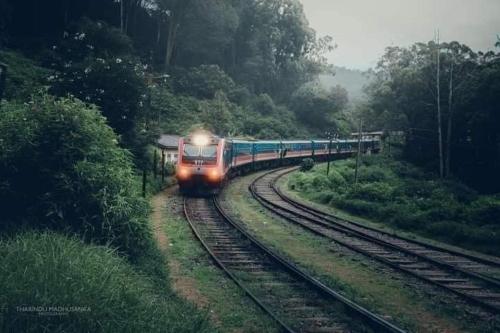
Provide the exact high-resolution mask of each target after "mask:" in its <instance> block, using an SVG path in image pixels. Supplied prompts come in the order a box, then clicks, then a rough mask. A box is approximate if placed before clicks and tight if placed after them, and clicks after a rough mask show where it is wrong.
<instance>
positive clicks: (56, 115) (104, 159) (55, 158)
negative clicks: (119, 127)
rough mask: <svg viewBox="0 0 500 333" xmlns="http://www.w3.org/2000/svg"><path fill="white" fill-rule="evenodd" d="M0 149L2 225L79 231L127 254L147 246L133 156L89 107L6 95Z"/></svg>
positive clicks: (0, 116)
mask: <svg viewBox="0 0 500 333" xmlns="http://www.w3.org/2000/svg"><path fill="white" fill-rule="evenodd" d="M0 151H1V152H2V153H1V155H0V174H1V175H2V180H1V181H0V208H1V209H0V214H1V215H0V221H1V222H0V228H5V227H7V226H8V225H7V221H10V222H11V224H10V226H13V227H19V225H21V224H22V223H25V224H27V225H28V226H30V227H35V228H47V227H48V228H51V229H55V230H61V231H71V232H77V233H79V234H81V235H82V236H84V237H85V239H87V240H89V241H95V242H98V243H101V244H104V243H111V244H112V245H113V246H116V247H117V248H119V249H120V250H122V251H125V252H127V253H128V254H129V255H130V256H131V257H134V256H139V255H141V253H142V252H143V250H144V249H147V248H149V247H150V246H151V244H150V243H151V239H152V238H151V231H150V229H149V225H148V220H147V216H148V212H149V206H148V203H147V202H146V201H145V200H144V199H142V197H141V193H140V184H139V183H138V181H137V179H136V177H135V175H134V172H133V168H132V163H131V156H130V154H129V153H128V152H127V151H126V150H124V149H121V148H120V147H118V138H117V136H116V135H115V134H114V132H113V131H112V129H111V128H110V127H109V126H107V125H106V119H105V118H104V117H103V116H101V114H100V112H99V110H97V109H96V108H95V107H90V106H88V105H85V104H84V103H82V102H80V101H78V100H76V99H73V98H63V99H55V98H54V97H51V96H48V95H42V96H37V97H36V98H35V99H34V100H33V101H32V102H31V103H29V104H16V103H5V104H4V105H3V108H2V113H1V114H0Z"/></svg>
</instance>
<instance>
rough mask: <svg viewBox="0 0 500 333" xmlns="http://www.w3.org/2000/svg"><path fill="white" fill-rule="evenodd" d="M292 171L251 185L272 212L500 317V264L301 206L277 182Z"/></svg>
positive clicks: (274, 173) (267, 175)
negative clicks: (498, 274)
mask: <svg viewBox="0 0 500 333" xmlns="http://www.w3.org/2000/svg"><path fill="white" fill-rule="evenodd" d="M291 170H293V168H292V169H279V170H274V171H271V172H267V173H265V174H264V175H262V176H260V177H258V178H257V179H256V180H255V181H254V182H253V183H252V184H251V185H250V191H251V192H252V194H253V196H254V197H255V198H256V199H257V200H258V201H259V202H260V203H261V204H263V205H264V206H265V207H266V208H268V209H269V210H271V211H272V212H274V213H275V214H277V215H279V216H281V217H282V218H284V219H286V220H288V221H291V222H293V223H295V224H298V225H300V226H301V227H303V228H305V229H307V230H309V231H311V232H313V233H315V234H318V235H320V236H323V237H326V238H328V239H331V240H333V241H335V242H336V243H338V244H340V245H343V246H345V247H347V248H350V249H351V250H354V251H356V252H358V253H361V254H363V255H366V256H368V257H370V258H373V259H375V260H378V261H379V262H382V263H384V264H386V265H389V266H391V267H392V268H394V269H397V270H399V271H402V272H404V273H407V274H410V275H412V276H415V277H417V278H419V279H422V280H424V281H426V282H428V283H431V284H433V285H437V286H439V287H442V288H444V289H446V290H447V291H449V292H452V293H454V294H456V295H458V296H460V297H462V298H463V299H465V300H466V301H468V302H470V303H473V304H475V305H478V306H481V307H482V308H485V309H487V310H489V311H490V312H493V313H495V314H498V313H500V281H499V280H498V279H497V278H495V277H491V276H488V275H486V273H489V272H491V271H497V270H498V268H499V267H500V262H498V261H496V260H495V259H486V258H483V257H474V256H472V255H469V254H461V253H458V252H456V251H451V250H447V249H442V248H439V247H436V246H433V245H428V244H425V243H422V242H418V241H413V240H410V239H406V238H402V237H398V236H395V235H392V234H389V233H387V232H383V231H379V230H377V229H373V228H370V227H366V226H363V225H360V224H358V223H353V222H349V221H345V220H341V219H338V218H337V217H335V216H332V215H330V214H327V213H325V212H322V211H319V210H317V209H314V208H313V207H310V206H308V205H305V204H302V203H300V202H297V201H295V200H293V199H292V198H290V197H287V196H286V195H284V194H283V193H282V192H281V191H280V190H279V188H278V187H277V186H276V182H277V180H278V179H279V178H280V177H281V176H283V175H285V174H287V173H289V172H290V171H291Z"/></svg>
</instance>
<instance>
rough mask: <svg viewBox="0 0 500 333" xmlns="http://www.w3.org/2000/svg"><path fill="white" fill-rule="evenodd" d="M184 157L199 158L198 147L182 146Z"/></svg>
mask: <svg viewBox="0 0 500 333" xmlns="http://www.w3.org/2000/svg"><path fill="white" fill-rule="evenodd" d="M184 156H186V157H194V156H200V147H198V146H194V145H188V144H186V145H184Z"/></svg>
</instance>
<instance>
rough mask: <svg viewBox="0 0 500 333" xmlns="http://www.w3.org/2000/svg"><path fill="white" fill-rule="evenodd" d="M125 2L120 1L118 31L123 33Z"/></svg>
mask: <svg viewBox="0 0 500 333" xmlns="http://www.w3.org/2000/svg"><path fill="white" fill-rule="evenodd" d="M124 2H125V0H120V31H121V32H122V33H123V32H124V28H125V21H124V20H125V18H124V16H125V3H124Z"/></svg>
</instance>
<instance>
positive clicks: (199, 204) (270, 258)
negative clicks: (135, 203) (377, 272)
mask: <svg viewBox="0 0 500 333" xmlns="http://www.w3.org/2000/svg"><path fill="white" fill-rule="evenodd" d="M184 213H185V216H186V218H187V221H188V223H189V224H190V226H191V228H192V230H193V232H194V234H195V235H196V237H197V238H198V239H199V240H200V242H201V243H202V244H203V246H204V247H205V249H206V250H207V251H208V252H209V254H210V255H211V256H212V258H213V260H214V261H215V262H216V263H217V265H218V266H220V267H221V268H222V269H223V270H224V271H225V273H226V274H227V275H228V276H229V277H230V278H231V279H233V280H234V281H235V282H236V284H238V285H239V286H240V287H241V288H242V289H243V290H244V291H245V292H246V293H247V294H248V295H249V296H250V297H251V298H252V299H253V300H254V301H255V302H256V303H257V304H258V305H259V306H260V307H261V308H262V309H263V310H264V311H266V312H267V313H268V314H270V315H271V316H272V317H273V318H274V319H275V320H276V322H277V323H279V325H280V326H281V328H282V330H283V331H286V332H357V331H359V332H367V331H373V332H403V330H401V329H399V328H397V327H396V326H394V325H392V324H391V323H389V322H387V321H385V320H384V319H382V318H381V317H379V316H377V315H376V314H374V313H371V312H369V311H368V310H366V309H364V308H362V307H361V306H359V305H357V304H355V303H353V302H352V301H350V300H348V299H346V298H345V297H343V296H342V295H340V294H338V293H337V292H335V291H334V290H332V289H330V288H328V287H326V286H325V285H323V284H322V283H321V282H319V281H317V280H316V279H314V278H313V277H311V276H310V275H308V274H307V273H305V272H303V271H301V270H300V269H298V268H297V267H296V266H295V265H294V264H293V263H291V262H289V261H287V260H286V259H284V258H282V257H280V256H279V255H277V254H276V253H274V252H273V251H272V250H270V249H269V248H267V247H266V246H264V245H263V244H261V243H260V242H259V241H258V240H256V239H255V238H253V237H252V236H251V235H250V234H248V233H247V232H246V231H245V230H244V229H243V228H242V227H241V226H240V225H238V224H237V223H235V222H234V221H233V220H231V219H230V218H229V217H228V216H227V215H226V214H225V213H224V211H223V210H222V209H221V208H220V206H219V204H218V201H217V199H216V198H185V199H184Z"/></svg>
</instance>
